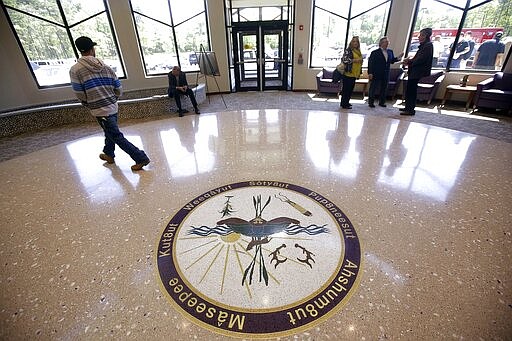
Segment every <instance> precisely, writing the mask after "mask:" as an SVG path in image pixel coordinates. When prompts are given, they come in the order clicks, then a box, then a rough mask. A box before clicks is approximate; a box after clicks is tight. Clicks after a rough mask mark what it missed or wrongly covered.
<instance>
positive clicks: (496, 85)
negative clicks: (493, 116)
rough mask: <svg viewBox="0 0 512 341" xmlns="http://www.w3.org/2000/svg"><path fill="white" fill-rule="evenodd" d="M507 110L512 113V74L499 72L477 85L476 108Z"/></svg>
mask: <svg viewBox="0 0 512 341" xmlns="http://www.w3.org/2000/svg"><path fill="white" fill-rule="evenodd" d="M481 107H483V108H494V109H505V110H507V111H508V113H509V114H510V113H512V73H503V72H497V73H496V74H494V76H493V77H491V78H488V79H486V80H483V81H481V82H480V83H478V84H477V85H476V94H475V105H474V106H473V109H475V108H481Z"/></svg>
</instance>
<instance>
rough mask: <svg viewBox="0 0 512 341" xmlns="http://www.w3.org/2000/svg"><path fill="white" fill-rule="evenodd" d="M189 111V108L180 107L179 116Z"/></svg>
mask: <svg viewBox="0 0 512 341" xmlns="http://www.w3.org/2000/svg"><path fill="white" fill-rule="evenodd" d="M186 112H188V110H185V109H178V116H179V117H183V114H184V113H186Z"/></svg>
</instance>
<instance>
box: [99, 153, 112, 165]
mask: <svg viewBox="0 0 512 341" xmlns="http://www.w3.org/2000/svg"><path fill="white" fill-rule="evenodd" d="M100 159H102V160H103V161H105V162H106V163H114V162H115V161H114V158H113V157H112V156H108V155H107V154H105V153H101V154H100Z"/></svg>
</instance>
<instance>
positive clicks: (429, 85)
mask: <svg viewBox="0 0 512 341" xmlns="http://www.w3.org/2000/svg"><path fill="white" fill-rule="evenodd" d="M443 79H444V71H432V72H431V73H430V76H425V77H423V78H420V81H419V83H418V101H427V104H430V103H431V102H432V100H433V99H434V97H435V96H436V92H437V89H439V85H441V82H442V81H443ZM406 88H407V78H405V80H404V93H403V95H402V100H404V98H405V89H406Z"/></svg>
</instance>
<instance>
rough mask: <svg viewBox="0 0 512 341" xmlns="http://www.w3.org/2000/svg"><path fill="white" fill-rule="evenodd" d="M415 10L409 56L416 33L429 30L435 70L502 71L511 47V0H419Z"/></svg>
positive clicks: (416, 46) (414, 46)
mask: <svg viewBox="0 0 512 341" xmlns="http://www.w3.org/2000/svg"><path fill="white" fill-rule="evenodd" d="M417 8H418V12H417V16H416V20H415V24H414V30H413V34H412V36H411V39H410V43H409V49H408V56H409V57H411V56H413V55H414V54H415V53H416V51H417V49H418V46H419V43H418V39H417V37H418V34H419V30H420V29H422V28H424V27H431V28H432V29H433V30H432V31H433V34H432V42H433V44H434V61H433V65H432V66H433V67H434V68H440V69H449V70H478V71H482V70H492V71H497V70H501V69H502V67H503V64H504V62H505V60H506V56H507V54H508V53H509V50H510V45H511V44H512V36H511V35H512V0H456V1H450V3H448V2H446V1H441V0H419V1H418V7H417ZM499 36H501V37H500V38H499V39H495V37H499ZM482 46H483V47H482Z"/></svg>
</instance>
